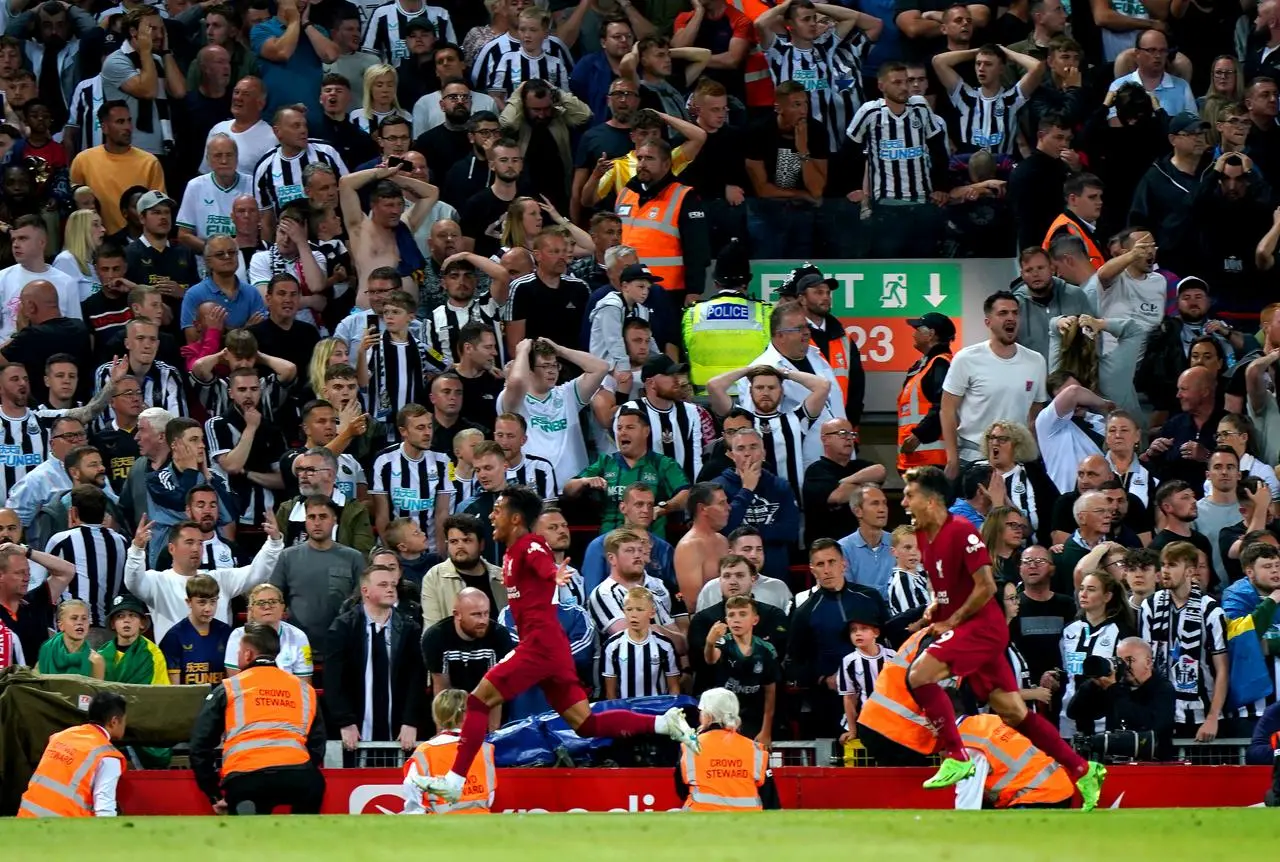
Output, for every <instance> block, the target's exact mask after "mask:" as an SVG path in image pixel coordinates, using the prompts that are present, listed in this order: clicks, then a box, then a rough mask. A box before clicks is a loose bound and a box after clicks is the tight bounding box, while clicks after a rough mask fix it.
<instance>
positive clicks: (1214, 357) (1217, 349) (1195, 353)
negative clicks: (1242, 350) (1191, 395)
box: [1187, 335, 1231, 409]
mask: <svg viewBox="0 0 1280 862" xmlns="http://www.w3.org/2000/svg"><path fill="white" fill-rule="evenodd" d="M1187 367H1188V368H1207V369H1208V370H1209V371H1211V372H1213V376H1214V377H1215V378H1216V379H1217V381H1218V390H1217V398H1218V403H1217V405H1216V406H1217V407H1218V408H1219V409H1221V408H1222V406H1223V401H1224V400H1225V399H1226V396H1227V385H1228V384H1229V383H1230V382H1231V367H1230V361H1229V360H1228V359H1227V351H1226V349H1225V348H1223V346H1222V342H1221V341H1219V340H1218V339H1216V338H1214V337H1213V336H1212V335H1202V336H1200V337H1199V338H1197V339H1195V340H1194V341H1192V342H1191V346H1190V348H1189V349H1188V351H1187Z"/></svg>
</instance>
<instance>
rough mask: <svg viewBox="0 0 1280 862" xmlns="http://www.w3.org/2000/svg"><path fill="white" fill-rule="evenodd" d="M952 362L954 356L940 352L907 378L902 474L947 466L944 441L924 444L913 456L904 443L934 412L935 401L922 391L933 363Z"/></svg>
mask: <svg viewBox="0 0 1280 862" xmlns="http://www.w3.org/2000/svg"><path fill="white" fill-rule="evenodd" d="M940 358H941V359H945V360H947V361H948V362H950V361H951V354H950V353H939V354H937V355H935V356H931V357H929V361H928V362H926V363H925V364H924V365H923V366H922V367H921V368H920V370H919V371H917V372H916V373H915V374H911V375H908V376H907V380H906V382H905V383H903V384H902V391H901V392H899V393H898V472H899V473H902V472H905V471H906V470H907V469H908V468H910V467H923V466H927V465H933V466H935V467H943V466H945V465H946V463H947V448H946V446H945V445H944V444H943V442H942V440H941V439H938V440H935V441H934V442H932V443H921V444H920V445H919V446H917V447H916V451H914V452H912V453H911V454H909V455H908V454H904V453H903V451H902V443H903V441H904V440H906V439H907V437H909V436H910V435H911V432H913V431H914V430H915V428H916V426H917V425H919V424H920V423H921V422H923V421H924V417H926V416H928V415H929V411H930V410H932V409H933V402H932V401H930V400H929V399H928V398H926V397H925V394H924V391H923V390H922V389H921V388H920V383H921V381H923V380H924V379H925V377H926V376H927V375H928V374H929V370H930V369H931V368H932V367H933V363H934V362H936V361H938V359H940Z"/></svg>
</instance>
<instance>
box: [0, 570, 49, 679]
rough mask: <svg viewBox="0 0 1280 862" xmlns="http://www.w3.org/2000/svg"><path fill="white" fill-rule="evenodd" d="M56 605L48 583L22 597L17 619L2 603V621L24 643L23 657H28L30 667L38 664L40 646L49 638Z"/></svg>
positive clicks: (0, 609) (0, 606)
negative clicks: (51, 596)
mask: <svg viewBox="0 0 1280 862" xmlns="http://www.w3.org/2000/svg"><path fill="white" fill-rule="evenodd" d="M55 607H56V606H55V604H54V602H53V600H52V599H51V598H50V596H49V587H48V585H46V584H41V585H40V586H38V587H36V588H35V589H34V590H32V591H31V592H29V593H27V594H26V595H25V596H23V597H22V603H21V604H19V605H18V616H17V618H16V619H15V618H14V617H13V615H12V614H10V613H9V609H8V608H6V607H5V606H4V605H0V623H4V625H5V628H7V629H9V631H11V632H13V634H14V637H16V638H17V639H18V643H20V644H22V657H23V658H24V659H26V661H27V666H28V667H35V666H36V659H37V657H39V655H40V647H41V646H42V645H43V644H44V642H45V641H47V640H48V639H49V629H51V628H53V616H54V608H55Z"/></svg>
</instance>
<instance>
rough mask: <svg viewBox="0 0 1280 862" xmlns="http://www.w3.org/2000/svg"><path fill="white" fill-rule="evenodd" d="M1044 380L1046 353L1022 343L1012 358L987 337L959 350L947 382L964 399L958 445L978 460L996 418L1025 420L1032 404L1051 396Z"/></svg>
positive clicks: (970, 457) (961, 406) (945, 385)
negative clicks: (994, 349) (1005, 356)
mask: <svg viewBox="0 0 1280 862" xmlns="http://www.w3.org/2000/svg"><path fill="white" fill-rule="evenodd" d="M1044 381H1045V365H1044V357H1043V356H1041V355H1040V354H1039V353H1036V352H1035V351H1034V350H1031V349H1030V348H1027V347H1023V346H1022V345H1021V344H1015V345H1014V354H1013V356H1011V357H1009V358H1008V359H1002V358H1000V357H999V356H996V355H995V353H993V352H992V351H991V344H990V342H987V341H983V342H981V343H979V344H971V345H969V346H968V347H965V348H963V349H962V350H960V351H958V352H957V353H956V355H955V356H954V357H953V358H952V359H951V368H950V369H949V370H948V371H947V379H946V380H945V381H944V382H943V384H942V388H943V390H944V391H946V392H950V393H951V394H952V395H959V396H960V397H961V398H963V399H964V400H963V401H962V402H961V403H960V411H959V412H960V426H959V429H958V436H959V447H958V448H960V449H961V450H968V455H969V459H970V460H976V459H977V458H978V457H979V455H978V449H979V441H980V440H981V439H982V432H983V431H985V430H987V426H988V425H990V424H991V423H992V422H996V421H999V420H1001V419H1004V420H1010V421H1013V422H1021V423H1022V424H1024V425H1025V424H1026V422H1027V416H1028V415H1029V414H1030V412H1031V405H1032V404H1042V403H1044V402H1045V401H1048V400H1049V396H1048V393H1047V392H1046V390H1045V383H1044ZM962 457H963V456H962Z"/></svg>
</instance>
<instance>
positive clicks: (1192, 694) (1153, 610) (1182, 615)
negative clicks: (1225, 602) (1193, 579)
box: [1143, 583, 1213, 703]
mask: <svg viewBox="0 0 1280 862" xmlns="http://www.w3.org/2000/svg"><path fill="white" fill-rule="evenodd" d="M1212 603H1213V599H1212V598H1209V597H1206V596H1205V595H1204V593H1202V592H1201V591H1200V585H1199V584H1197V583H1192V584H1191V595H1190V596H1189V597H1188V598H1187V603H1186V604H1185V605H1183V606H1182V609H1181V610H1179V609H1178V608H1177V607H1176V606H1175V605H1174V604H1173V591H1172V590H1159V591H1157V592H1156V593H1155V594H1154V595H1152V596H1151V597H1150V598H1148V599H1147V600H1146V601H1145V602H1144V603H1143V623H1144V629H1145V632H1144V635H1145V639H1146V641H1147V642H1148V643H1150V644H1151V646H1152V648H1153V649H1154V652H1155V665H1156V669H1157V672H1159V673H1163V674H1165V675H1166V676H1167V677H1168V678H1169V681H1170V682H1172V683H1173V689H1174V694H1175V695H1176V697H1177V699H1178V700H1180V701H1188V702H1195V703H1199V702H1200V701H1202V700H1203V696H1204V691H1205V684H1204V681H1203V680H1202V679H1201V678H1200V676H1201V673H1200V668H1201V666H1202V665H1201V663H1202V661H1203V659H1204V640H1205V628H1204V622H1205V616H1206V612H1207V611H1209V610H1211V609H1212V608H1211V605H1212Z"/></svg>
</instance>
